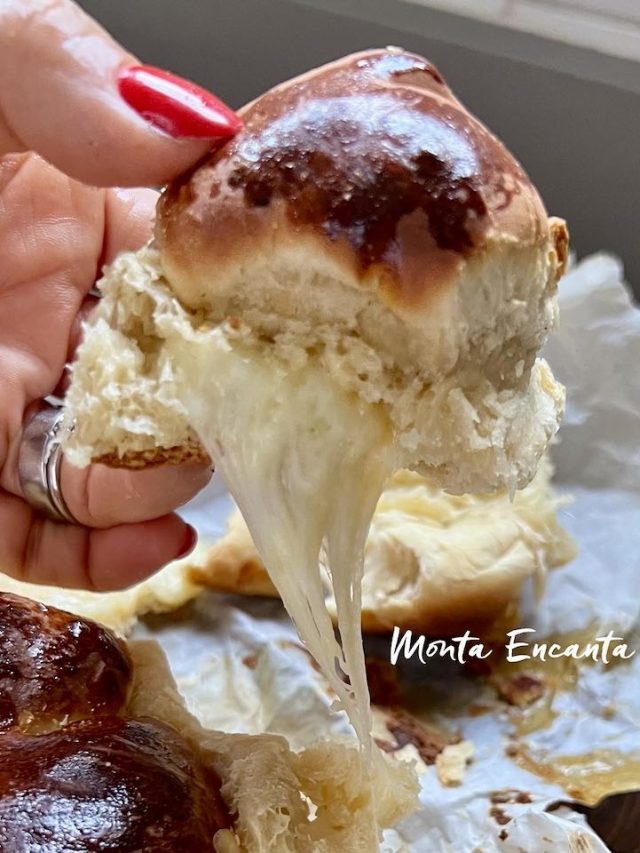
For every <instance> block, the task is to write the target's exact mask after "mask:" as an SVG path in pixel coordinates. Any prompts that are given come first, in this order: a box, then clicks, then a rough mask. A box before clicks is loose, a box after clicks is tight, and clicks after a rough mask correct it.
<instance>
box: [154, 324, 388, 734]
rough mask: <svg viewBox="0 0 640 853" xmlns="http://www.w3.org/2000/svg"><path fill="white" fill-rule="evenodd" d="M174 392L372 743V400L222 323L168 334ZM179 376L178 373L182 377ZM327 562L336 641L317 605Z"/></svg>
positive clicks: (375, 479) (378, 434) (377, 489)
mask: <svg viewBox="0 0 640 853" xmlns="http://www.w3.org/2000/svg"><path fill="white" fill-rule="evenodd" d="M165 348H166V349H168V351H170V354H171V358H172V363H173V364H174V366H175V369H176V371H177V375H178V383H177V388H178V392H177V393H178V395H179V396H180V399H181V402H182V404H183V405H184V407H185V409H186V412H187V414H188V418H189V422H190V423H191V425H192V426H193V428H194V429H195V430H196V432H197V433H198V435H199V437H200V439H201V441H202V442H203V444H204V445H205V447H206V448H207V450H208V452H209V453H210V455H211V457H212V458H213V459H214V460H215V461H216V467H217V470H218V471H219V472H220V473H221V474H222V476H223V479H224V480H225V482H226V484H227V486H228V488H229V490H230V492H231V494H232V495H233V497H234V499H235V500H236V502H237V504H238V506H239V507H240V510H241V511H242V514H243V516H244V518H245V520H246V522H247V524H248V526H249V529H250V530H251V533H252V536H253V539H254V542H255V544H256V547H257V549H258V552H259V553H260V556H261V558H262V560H263V561H264V564H265V566H266V567H267V569H268V571H269V574H270V576H271V578H272V580H273V582H274V584H275V586H276V587H277V589H278V592H279V593H280V595H281V597H282V600H283V602H284V604H285V607H286V608H287V610H288V612H289V614H290V616H291V617H292V619H293V621H294V623H295V625H296V628H297V630H298V632H299V634H300V636H301V638H302V639H303V641H304V642H305V644H306V646H307V648H308V649H309V651H310V652H311V654H312V655H313V656H314V657H315V659H316V660H317V662H318V664H319V665H320V667H321V668H322V671H323V673H324V675H325V676H326V678H327V679H328V681H329V683H330V684H331V686H332V688H333V689H334V690H335V692H336V694H337V696H338V697H339V705H338V706H339V707H342V708H343V709H344V710H346V712H347V714H348V715H349V718H350V720H351V723H352V725H353V727H354V729H355V731H356V734H357V736H358V738H359V740H360V742H361V743H362V744H363V745H364V746H365V747H366V748H367V750H369V748H370V743H371V740H370V730H371V719H370V709H369V694H368V688H367V682H366V676H365V667H364V654H363V649H362V637H361V631H360V607H361V600H360V595H361V592H360V590H361V580H362V573H363V551H364V545H365V542H366V538H367V532H368V528H369V523H370V521H371V517H372V515H373V511H374V509H375V506H376V503H377V501H378V499H379V497H380V494H381V492H382V489H383V487H384V483H385V481H386V480H387V478H388V476H389V475H390V473H391V471H392V470H393V459H392V457H393V452H392V447H391V439H392V436H391V430H390V427H389V425H388V422H387V420H386V416H385V414H384V413H383V411H382V409H381V408H380V407H376V406H374V405H372V404H368V403H365V402H362V401H361V400H360V399H359V398H358V397H356V395H355V394H350V393H349V392H347V391H345V390H344V389H341V388H339V387H338V385H337V384H336V383H335V381H333V380H332V379H331V378H330V377H329V375H328V373H327V372H326V371H324V370H323V369H322V367H321V365H320V363H319V362H318V361H317V360H316V358H315V357H314V356H311V355H308V356H306V357H305V356H304V355H303V356H302V357H301V358H299V359H298V360H297V361H296V362H295V363H292V362H285V361H284V360H283V359H281V358H279V357H278V356H277V355H276V354H275V350H273V349H272V348H270V346H269V344H268V343H262V344H260V343H259V342H256V341H252V342H247V341H246V340H243V339H242V337H241V336H239V335H234V332H233V330H232V329H230V328H228V327H216V328H214V329H210V330H195V331H194V330H190V332H189V333H188V334H185V330H184V328H183V329H182V330H181V332H180V334H175V335H171V334H169V335H168V339H167V341H166V345H165ZM181 375H182V377H184V381H180V376H181ZM321 551H323V553H324V559H325V561H326V563H327V565H328V569H329V573H330V577H331V580H332V586H333V592H334V597H335V602H336V608H337V624H338V630H339V633H340V638H341V645H340V644H339V643H338V642H337V640H336V638H335V634H334V629H333V624H332V620H331V617H330V614H329V612H328V610H327V606H326V603H325V592H324V586H323V580H322V575H321V570H320V554H321Z"/></svg>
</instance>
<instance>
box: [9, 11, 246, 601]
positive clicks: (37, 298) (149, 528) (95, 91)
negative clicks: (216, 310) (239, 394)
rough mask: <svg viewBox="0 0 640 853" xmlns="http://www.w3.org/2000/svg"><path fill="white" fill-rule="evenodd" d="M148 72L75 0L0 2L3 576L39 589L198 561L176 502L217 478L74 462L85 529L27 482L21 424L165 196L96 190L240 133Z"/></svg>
mask: <svg viewBox="0 0 640 853" xmlns="http://www.w3.org/2000/svg"><path fill="white" fill-rule="evenodd" d="M135 65H136V60H135V59H134V58H133V57H132V56H130V55H129V54H127V53H126V52H125V51H123V50H122V48H120V47H119V46H118V45H117V44H116V43H115V42H114V41H113V40H112V39H111V38H110V37H109V36H108V35H107V34H106V33H105V32H104V31H103V30H102V29H101V28H100V27H99V26H98V25H97V24H96V23H95V22H94V21H92V20H91V18H89V17H88V16H87V15H85V14H84V13H83V12H82V11H81V10H80V9H79V8H78V7H76V6H75V5H74V4H73V3H71V2H68V0H57V2H51V0H30V2H24V0H15V1H14V0H9V2H6V0H5V2H4V3H2V4H0V259H1V264H0V400H1V401H2V406H1V409H0V570H1V571H5V572H8V573H11V574H13V575H16V576H18V577H20V578H22V579H24V580H28V581H32V582H37V583H56V584H59V585H62V586H73V587H87V588H90V589H96V590H106V589H115V588H120V587H124V586H128V585H131V584H133V583H135V582H137V581H139V580H141V579H142V578H144V577H146V576H147V575H149V574H150V573H152V572H153V571H155V570H156V569H157V568H159V567H160V566H162V565H164V564H165V563H167V562H169V561H170V560H172V559H175V558H177V557H178V556H181V555H185V554H186V553H188V551H189V550H190V549H191V548H192V547H193V545H194V544H195V534H194V532H193V530H192V529H191V528H190V527H189V526H188V525H186V524H185V523H184V522H183V521H182V520H181V519H180V518H179V517H178V516H177V515H175V514H174V513H173V510H174V509H175V508H177V507H178V506H180V505H181V504H182V503H184V502H185V501H187V500H188V499H189V498H191V497H192V496H193V495H195V494H196V493H197V492H198V491H199V490H200V489H201V488H202V487H203V486H204V485H205V484H206V482H207V480H208V479H209V476H210V471H209V470H208V468H207V467H206V466H202V465H187V466H175V467H174V466H167V467H161V468H154V469H149V470H144V471H137V472H130V471H124V470H113V469H109V468H106V467H104V466H101V465H93V466H90V467H89V468H87V469H83V470H78V469H74V468H72V467H71V466H68V465H66V463H64V461H63V465H62V479H61V483H62V494H63V497H64V500H65V503H66V504H67V507H68V508H69V510H70V512H71V513H72V515H73V517H74V518H75V519H76V520H77V521H78V524H77V525H71V524H63V523H58V522H54V521H50V520H48V519H47V518H45V517H44V516H41V515H39V514H38V513H37V512H36V511H35V510H34V509H32V507H30V506H29V504H28V503H27V502H26V501H25V500H24V499H23V495H22V491H21V486H20V478H19V475H18V455H19V448H20V444H21V439H22V434H23V428H24V425H25V423H27V422H28V420H29V419H30V417H31V416H32V414H33V412H34V411H35V410H37V408H38V406H39V404H40V401H41V400H42V398H44V397H46V396H47V395H50V394H52V393H54V391H56V390H60V388H61V383H63V382H64V372H65V364H66V363H67V362H68V361H69V360H70V359H71V358H72V356H73V352H74V350H75V347H76V345H77V343H78V340H79V336H80V333H81V320H82V318H83V317H85V316H86V314H87V312H88V311H89V310H90V309H91V307H92V304H93V302H94V298H93V297H92V296H90V295H89V291H90V290H91V288H92V287H93V285H94V283H95V280H96V278H97V277H98V276H99V274H100V270H101V268H102V266H103V264H105V263H109V262H110V261H111V260H112V259H113V257H114V256H115V255H116V254H117V253H118V252H119V251H122V250H126V249H132V248H137V247H138V246H140V245H142V244H143V243H144V242H145V241H146V240H148V239H149V237H150V235H151V227H152V219H153V212H154V206H155V197H156V195H155V193H154V192H152V191H151V190H146V189H122V188H120V189H99V188H97V187H98V186H100V187H115V186H118V187H122V186H129V187H131V186H144V185H160V184H163V183H165V182H166V181H167V180H169V179H170V178H171V177H173V176H174V175H176V174H179V173H180V172H182V171H184V170H185V169H186V168H187V167H188V166H189V165H191V164H192V163H193V162H195V161H196V160H198V159H199V158H200V157H201V156H203V155H204V154H205V153H206V151H207V150H209V149H210V148H211V147H212V145H214V144H215V143H216V142H217V141H220V140H222V139H225V138H229V137H230V136H232V135H233V134H234V133H235V132H236V131H237V130H238V129H239V126H240V124H239V121H238V120H237V119H236V118H235V116H234V115H233V113H231V112H230V111H229V110H228V109H227V108H225V107H224V105H222V104H220V102H218V101H216V99H214V98H213V96H209V95H208V93H204V92H201V91H199V90H197V89H196V88H195V87H192V86H190V84H183V83H182V82H181V81H176V80H172V79H171V78H169V79H168V80H167V78H165V77H163V76H158V75H155V74H154V72H153V70H152V71H151V72H149V71H145V70H134V71H129V70H127V69H131V67H132V66H135ZM125 98H126V100H125ZM134 108H135V109H134ZM141 113H143V114H144V115H145V116H146V117H147V118H146V119H145V118H144V117H143V116H142V115H141ZM160 127H162V128H163V130H160V129H159V128H160ZM165 131H168V132H165ZM185 134H188V135H187V136H185ZM34 151H35V152H38V154H34V153H32V152H34ZM38 155H41V156H38ZM43 158H46V159H43ZM47 161H48V162H47ZM50 164H53V165H50ZM54 166H55V167H57V168H54ZM69 176H71V177H69ZM74 178H75V179H76V180H73V179H74ZM79 181H82V182H84V183H79ZM90 185H93V186H90Z"/></svg>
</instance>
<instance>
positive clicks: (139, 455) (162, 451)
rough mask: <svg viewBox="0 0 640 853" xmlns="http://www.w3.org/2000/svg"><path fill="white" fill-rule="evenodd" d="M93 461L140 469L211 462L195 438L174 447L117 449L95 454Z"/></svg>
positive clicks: (211, 464) (110, 466)
mask: <svg viewBox="0 0 640 853" xmlns="http://www.w3.org/2000/svg"><path fill="white" fill-rule="evenodd" d="M92 461H93V462H95V463H99V464H101V465H107V466H108V467H109V468H128V469H129V470H141V469H142V468H156V467H157V466H158V465H196V464H197V465H210V466H211V467H212V468H213V463H212V461H211V458H210V456H209V454H208V453H207V452H206V450H205V449H204V447H203V446H202V445H201V444H200V443H199V442H198V441H195V440H190V441H188V442H186V443H185V444H181V445H178V446H176V447H154V448H152V449H150V450H138V451H130V450H128V451H126V453H122V454H119V453H118V452H117V451H115V450H114V451H113V453H107V454H105V455H103V456H97V457H95V458H94V459H93V460H92Z"/></svg>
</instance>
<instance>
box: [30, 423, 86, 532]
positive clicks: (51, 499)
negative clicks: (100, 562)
mask: <svg viewBox="0 0 640 853" xmlns="http://www.w3.org/2000/svg"><path fill="white" fill-rule="evenodd" d="M72 428H73V427H68V426H67V425H66V424H65V423H64V409H62V408H55V407H53V406H47V407H46V408H44V409H41V410H40V411H39V412H38V413H37V414H35V415H34V416H33V417H32V418H31V420H30V421H29V423H28V424H27V425H26V427H25V429H24V432H23V435H22V443H21V445H20V451H19V454H18V477H19V479H20V487H21V489H22V494H23V495H24V498H25V500H26V501H27V503H28V504H29V505H30V506H32V507H33V508H34V509H36V510H38V512H41V513H43V514H44V515H46V516H47V517H48V518H50V519H51V520H52V521H57V522H63V523H66V524H77V523H78V522H77V521H76V519H75V518H74V517H73V515H72V514H71V512H70V511H69V507H68V506H67V504H66V503H65V500H64V498H63V497H62V491H61V489H60V467H61V465H62V441H63V438H64V437H65V436H66V435H68V433H69V432H70V430H71V429H72Z"/></svg>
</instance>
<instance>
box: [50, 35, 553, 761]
mask: <svg viewBox="0 0 640 853" xmlns="http://www.w3.org/2000/svg"><path fill="white" fill-rule="evenodd" d="M242 118H243V121H244V128H243V130H242V131H241V132H240V133H239V134H238V135H237V137H235V138H234V139H233V140H230V141H229V143H228V144H227V145H225V146H223V147H222V148H221V149H219V150H217V151H216V152H213V153H212V154H211V156H209V157H207V158H206V159H205V160H204V161H202V162H201V163H199V164H198V165H197V167H195V168H194V169H193V170H191V171H190V172H188V173H187V174H185V175H182V176H180V177H179V178H177V179H176V180H175V181H174V182H173V183H172V184H171V185H170V186H169V187H168V188H167V189H166V191H165V192H164V193H163V195H162V196H161V199H160V202H159V205H158V216H157V222H156V236H155V242H154V245H153V246H151V247H149V248H147V249H143V250H141V251H140V252H138V253H130V254H127V255H123V256H121V257H120V258H118V259H117V260H116V261H115V263H114V264H113V266H112V267H111V269H110V270H109V271H108V272H107V273H106V275H105V278H104V280H103V281H102V282H101V283H100V288H101V291H102V294H103V298H102V299H101V301H100V304H99V306H98V309H97V311H96V314H95V315H94V316H93V318H92V320H91V321H90V323H89V324H88V325H87V327H86V328H85V330H84V339H83V342H82V344H81V346H80V347H79V349H78V358H77V361H76V363H75V365H74V367H73V375H72V382H71V387H70V389H69V393H68V397H67V401H68V407H69V417H70V418H73V419H74V420H75V429H74V431H73V433H72V435H71V437H70V439H69V442H68V444H67V446H66V453H67V455H68V457H69V459H70V460H71V461H73V462H75V463H77V464H86V463H87V462H88V461H90V460H91V459H95V458H105V457H108V455H109V454H110V453H113V452H116V453H117V454H118V455H119V456H120V457H121V458H122V459H123V460H124V459H126V458H128V459H132V458H133V456H134V455H135V454H136V453H137V452H142V453H146V454H150V455H148V456H147V460H148V461H149V462H152V461H153V454H154V451H156V450H157V452H158V453H161V454H162V453H164V451H165V449H166V448H176V447H178V448H179V447H180V446H181V445H182V444H185V443H190V442H192V440H193V439H194V437H197V440H198V441H199V442H200V443H201V445H202V446H203V448H204V449H205V451H206V452H207V453H208V455H209V456H210V457H211V459H212V460H213V461H214V462H215V465H216V468H217V469H218V470H219V472H220V473H221V475H222V476H223V478H224V480H225V482H226V483H227V485H228V487H229V490H230V492H231V493H232V495H233V497H234V498H235V500H236V502H237V504H238V506H239V508H240V510H241V512H242V513H243V515H244V517H245V519H246V521H247V524H248V526H249V529H250V530H251V532H252V537H253V539H254V541H255V543H256V546H257V548H258V551H259V553H260V555H261V559H262V560H263V562H264V564H265V565H266V566H267V568H268V570H269V573H270V576H271V578H272V580H273V582H274V584H275V585H276V587H277V588H278V590H279V593H280V595H281V597H282V600H283V602H284V604H285V606H286V608H287V610H288V611H289V613H290V615H291V616H292V619H293V620H294V622H295V624H296V627H297V629H298V631H299V633H300V636H301V637H302V638H303V639H304V642H305V644H306V646H307V648H308V649H309V651H310V652H311V654H312V655H313V656H314V658H315V659H316V660H317V661H318V663H319V665H320V667H321V668H322V671H323V674H324V675H325V677H326V678H327V680H328V681H329V682H330V684H331V686H332V688H333V689H334V691H335V693H336V694H337V696H338V702H337V706H338V707H341V708H344V709H346V710H347V712H348V714H349V717H350V720H351V723H352V725H353V727H354V729H355V731H356V732H357V735H358V737H359V739H360V741H361V744H362V747H363V750H364V751H366V752H367V753H368V754H369V756H370V759H371V761H372V763H375V760H377V759H376V755H377V754H376V753H375V751H374V750H372V741H371V717H370V709H369V702H368V695H367V684H366V677H365V667H364V656H363V651H362V643H361V634H360V611H361V600H360V586H361V577H362V567H363V551H364V547H365V542H366V535H367V530H368V526H369V522H370V519H371V516H372V514H373V512H374V509H375V506H376V503H377V501H378V499H379V497H380V494H381V492H382V490H383V487H384V485H385V483H386V481H387V480H388V478H389V477H390V476H391V475H392V473H393V472H394V471H396V470H397V469H399V468H409V469H412V470H416V471H419V472H421V473H424V474H428V475H429V476H430V477H432V478H433V479H434V481H436V482H437V483H438V484H439V485H440V486H442V487H443V488H447V489H448V490H450V491H452V492H456V493H464V492H469V491H477V492H482V491H492V490H495V489H496V488H507V489H508V490H509V491H510V492H513V491H514V490H515V489H516V488H518V487H522V486H524V485H525V484H526V483H527V482H529V481H530V479H531V478H532V477H533V475H534V473H535V469H536V466H537V463H538V460H539V458H540V456H541V454H542V453H543V452H544V449H545V448H546V446H547V444H548V442H549V440H550V438H551V437H552V436H553V435H554V434H555V431H556V429H557V426H558V422H559V419H560V417H561V414H562V409H563V405H564V393H563V390H562V388H561V386H560V385H559V384H558V383H557V382H556V381H555V379H554V378H553V376H552V374H551V372H550V370H549V368H548V366H547V365H546V363H545V362H544V361H543V360H540V359H539V358H538V354H539V351H540V348H541V346H542V345H543V343H544V341H545V340H546V337H547V334H548V331H549V329H550V328H551V327H552V326H553V325H554V323H555V320H556V316H557V303H556V290H557V282H558V279H559V277H560V275H561V274H562V272H563V270H564V267H565V263H566V239H567V232H566V228H565V226H564V223H563V222H561V221H560V220H557V219H554V218H549V217H548V216H547V213H546V211H545V209H544V205H543V204H542V201H541V199H540V197H539V195H538V193H537V191H536V189H535V187H534V186H533V185H532V183H531V181H530V179H529V178H528V176H527V175H526V173H525V172H524V170H523V169H522V167H521V166H520V165H519V164H518V163H517V161H516V160H515V159H514V158H513V156H512V155H511V154H510V153H509V152H508V151H507V150H506V148H505V147H504V146H503V145H502V144H501V143H500V142H499V141H498V140H497V139H496V138H495V137H494V136H493V135H492V134H491V133H490V132H489V131H488V130H487V128H485V127H484V126H483V125H482V124H481V123H480V122H479V121H478V120H477V119H475V118H474V117H473V116H472V115H471V114H470V113H469V111H468V110H466V108H465V107H464V106H463V105H462V104H461V103H460V102H459V101H458V99H457V98H456V97H455V95H454V94H453V93H452V92H451V90H450V89H449V87H448V86H447V85H446V83H445V82H444V80H443V78H442V77H441V75H440V74H439V73H438V72H437V70H436V69H435V68H434V67H433V66H432V65H431V64H430V63H429V62H427V61H426V60H425V59H423V58H422V57H419V56H416V55H415V54H411V53H407V52H406V51H403V50H401V49H396V48H390V49H386V50H374V51H367V52H365V53H362V54H358V55H355V56H350V57H346V58H345V59H342V60H339V61H338V62H334V63H331V64H330V65H328V66H325V67H323V68H320V69H317V70H315V71H312V72H310V73H309V74H306V75H303V76H302V77H300V78H296V79H295V80H292V81H289V82H287V83H285V84H283V85H282V86H279V87H276V88H275V89H274V90H272V91H270V92H268V93H266V94H265V95H263V96H262V97H261V98H259V99H258V100H257V101H255V102H254V103H252V104H250V105H249V106H248V107H247V108H246V109H245V110H244V111H243V113H242ZM127 454H128V456H127ZM165 455H167V454H165ZM170 455H171V454H169V456H170ZM321 549H324V552H325V554H326V558H327V559H326V566H327V571H328V573H329V576H330V578H331V584H332V590H333V595H334V599H335V605H336V618H337V623H338V628H339V635H340V641H341V642H338V641H337V639H336V636H335V633H334V630H333V625H332V620H331V614H330V613H329V611H328V610H327V607H326V604H325V596H324V588H323V583H322V576H321V573H320V569H319V560H318V557H319V553H320V550H321ZM372 772H373V771H372Z"/></svg>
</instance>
